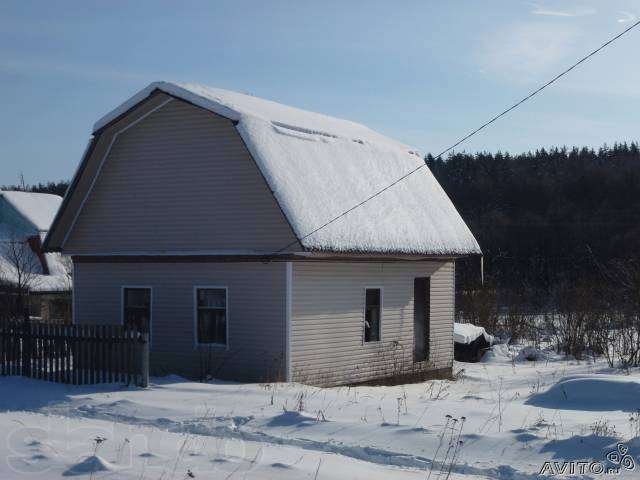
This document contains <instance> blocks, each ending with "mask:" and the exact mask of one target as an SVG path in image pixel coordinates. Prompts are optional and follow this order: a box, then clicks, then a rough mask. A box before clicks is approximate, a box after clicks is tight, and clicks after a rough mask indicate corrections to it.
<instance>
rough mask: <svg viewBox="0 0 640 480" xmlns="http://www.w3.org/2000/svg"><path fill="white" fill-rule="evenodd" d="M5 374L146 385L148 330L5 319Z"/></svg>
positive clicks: (1, 329) (1, 364)
mask: <svg viewBox="0 0 640 480" xmlns="http://www.w3.org/2000/svg"><path fill="white" fill-rule="evenodd" d="M0 375H22V376H25V377H30V378H36V379H41V380H48V381H51V382H58V383H69V384H73V385H84V384H93V383H126V384H127V385H131V384H134V385H139V386H142V387H146V386H147V385H148V383H149V334H148V333H147V332H142V331H138V330H136V329H133V328H128V327H123V326H120V325H62V324H51V323H44V322H32V321H29V322H24V321H6V320H5V321H0Z"/></svg>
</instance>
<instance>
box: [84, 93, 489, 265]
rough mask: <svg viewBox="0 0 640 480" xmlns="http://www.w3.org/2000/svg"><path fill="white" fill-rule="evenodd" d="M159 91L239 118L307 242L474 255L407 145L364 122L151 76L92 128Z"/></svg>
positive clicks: (472, 244)
mask: <svg viewBox="0 0 640 480" xmlns="http://www.w3.org/2000/svg"><path fill="white" fill-rule="evenodd" d="M156 90H160V91H163V92H165V93H168V94H170V95H172V96H174V97H177V98H180V99H183V100H185V101H188V102H191V103H193V104H195V105H197V106H200V107H202V108H205V109H207V110H210V111H212V112H214V113H217V114H219V115H221V116H224V117H226V118H229V119H231V120H233V121H235V122H237V125H236V128H237V130H238V132H239V133H240V135H241V136H242V139H243V140H244V142H245V144H246V145H247V147H248V149H249V151H250V153H251V154H252V156H253V157H254V159H255V160H256V163H257V164H258V166H259V168H260V170H261V171H262V174H263V175H264V177H265V179H266V180H267V182H268V184H269V186H270V188H271V190H272V191H273V193H274V196H275V198H276V200H277V201H278V203H279V204H280V207H281V208H282V211H283V212H284V214H285V215H286V217H287V219H288V221H289V223H290V224H291V226H292V228H293V230H294V232H295V234H296V236H297V238H298V239H300V240H301V243H302V245H303V246H304V247H305V248H307V249H309V250H326V251H335V252H367V253H368V252H372V253H385V252H387V253H388V252H394V253H407V254H435V255H447V254H473V253H480V247H479V246H478V243H477V242H476V240H475V238H474V237H473V235H472V233H471V231H470V230H469V228H468V227H467V225H466V224H465V223H464V221H463V220H462V218H461V217H460V215H459V214H458V212H457V210H456V209H455V207H454V206H453V204H452V203H451V201H450V199H449V198H448V196H447V195H446V193H445V192H444V190H443V189H442V187H441V186H440V185H439V184H438V182H437V181H436V179H435V178H434V176H433V175H432V173H431V172H430V171H429V169H428V168H427V167H426V166H425V167H424V168H421V169H420V170H418V171H417V172H416V173H414V174H413V175H411V176H410V177H408V178H406V179H405V180H403V181H401V182H399V183H397V184H396V185H394V186H393V187H391V188H389V189H387V190H385V191H384V192H383V193H381V194H380V195H378V196H376V197H375V198H374V199H372V200H370V201H368V202H367V203H365V204H364V205H362V206H360V207H358V208H356V209H354V210H353V211H351V212H349V213H347V214H346V215H344V216H342V217H341V218H340V219H338V220H336V221H334V222H332V223H331V224H330V225H328V226H326V227H324V228H322V229H320V230H319V231H317V232H316V233H313V234H312V235H309V234H310V233H311V232H314V231H315V230H316V229H318V227H320V226H322V225H324V224H326V223H327V222H329V221H331V220H332V219H334V218H335V217H337V216H338V215H340V214H342V213H343V212H344V211H346V210H348V209H351V208H352V207H354V206H356V205H358V204H359V203H360V202H362V201H363V200H365V199H367V198H368V197H369V196H370V195H372V194H373V193H376V192H377V191H379V190H381V189H383V188H385V187H387V186H388V185H389V184H390V183H392V182H394V181H395V180H397V179H399V178H400V177H402V176H403V175H406V174H407V173H408V172H410V171H412V170H414V169H416V168H417V167H419V166H421V165H424V160H423V158H422V156H421V155H420V154H419V153H417V152H416V150H414V149H412V148H411V147H409V146H407V145H404V144H402V143H400V142H398V141H396V140H393V139H391V138H388V137H386V136H384V135H382V134H379V133H377V132H374V131H373V130H371V129H369V128H367V127H365V126H364V125H360V124H358V123H354V122H350V121H347V120H341V119H337V118H333V117H329V116H326V115H322V114H318V113H313V112H308V111H304V110H300V109H298V108H293V107H288V106H285V105H281V104H278V103H275V102H272V101H269V100H264V99H260V98H257V97H253V96H250V95H244V94H241V93H237V92H232V91H228V90H222V89H218V88H211V87H206V86H201V85H193V84H177V83H168V82H155V83H152V84H150V85H149V86H148V87H146V88H145V89H143V90H142V91H140V92H139V93H137V94H136V95H134V96H133V97H131V98H130V99H129V100H127V101H126V102H125V103H123V104H122V105H120V106H119V107H117V108H116V109H115V110H113V111H111V112H109V113H108V114H107V115H105V116H104V117H102V118H101V119H100V120H98V122H97V123H96V124H95V125H94V131H97V130H99V129H101V128H103V127H104V126H106V125H107V124H108V123H109V122H111V121H112V120H114V119H116V118H117V117H119V116H120V115H122V114H123V113H125V112H127V111H128V110H129V109H130V108H132V107H133V106H135V105H136V104H138V103H139V102H141V101H142V100H144V99H145V98H147V97H148V96H149V95H151V94H152V92H154V91H156Z"/></svg>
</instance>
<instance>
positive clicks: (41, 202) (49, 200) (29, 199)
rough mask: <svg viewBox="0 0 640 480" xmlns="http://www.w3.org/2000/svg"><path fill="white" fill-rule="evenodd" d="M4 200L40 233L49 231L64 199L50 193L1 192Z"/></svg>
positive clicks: (0, 194) (0, 195)
mask: <svg viewBox="0 0 640 480" xmlns="http://www.w3.org/2000/svg"><path fill="white" fill-rule="evenodd" d="M0 197H2V198H4V199H5V200H6V201H7V202H8V203H9V204H10V205H11V206H12V207H13V208H14V209H15V210H16V211H17V212H18V213H20V215H22V216H23V217H24V218H25V219H26V220H28V221H29V222H30V223H32V224H33V225H34V227H35V228H36V229H38V230H40V231H47V230H49V226H50V225H51V222H52V221H53V217H55V215H56V212H57V211H58V207H60V204H61V203H62V197H59V196H58V195H52V194H49V193H33V192H15V191H4V190H3V191H0Z"/></svg>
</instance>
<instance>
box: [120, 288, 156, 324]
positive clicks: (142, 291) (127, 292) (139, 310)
mask: <svg viewBox="0 0 640 480" xmlns="http://www.w3.org/2000/svg"><path fill="white" fill-rule="evenodd" d="M123 320H124V325H125V326H129V327H136V328H138V329H139V330H144V331H149V323H150V321H151V289H150V288H125V289H124V312H123Z"/></svg>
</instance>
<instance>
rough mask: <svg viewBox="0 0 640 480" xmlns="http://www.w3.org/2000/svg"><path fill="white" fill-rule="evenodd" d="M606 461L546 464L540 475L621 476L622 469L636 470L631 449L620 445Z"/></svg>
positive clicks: (611, 452) (608, 455) (610, 453)
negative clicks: (630, 452)
mask: <svg viewBox="0 0 640 480" xmlns="http://www.w3.org/2000/svg"><path fill="white" fill-rule="evenodd" d="M605 459H606V460H605V461H598V460H592V461H587V460H581V461H571V462H544V463H543V464H542V468H541V469H540V475H586V474H588V473H590V474H592V475H602V474H605V473H607V474H613V475H616V474H619V473H620V471H621V469H624V470H634V469H635V468H636V462H635V461H634V459H633V457H632V456H631V455H630V454H629V447H627V446H626V445H625V444H624V443H618V444H617V445H616V448H615V449H614V450H611V451H610V452H609V453H607V454H606V455H605Z"/></svg>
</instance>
